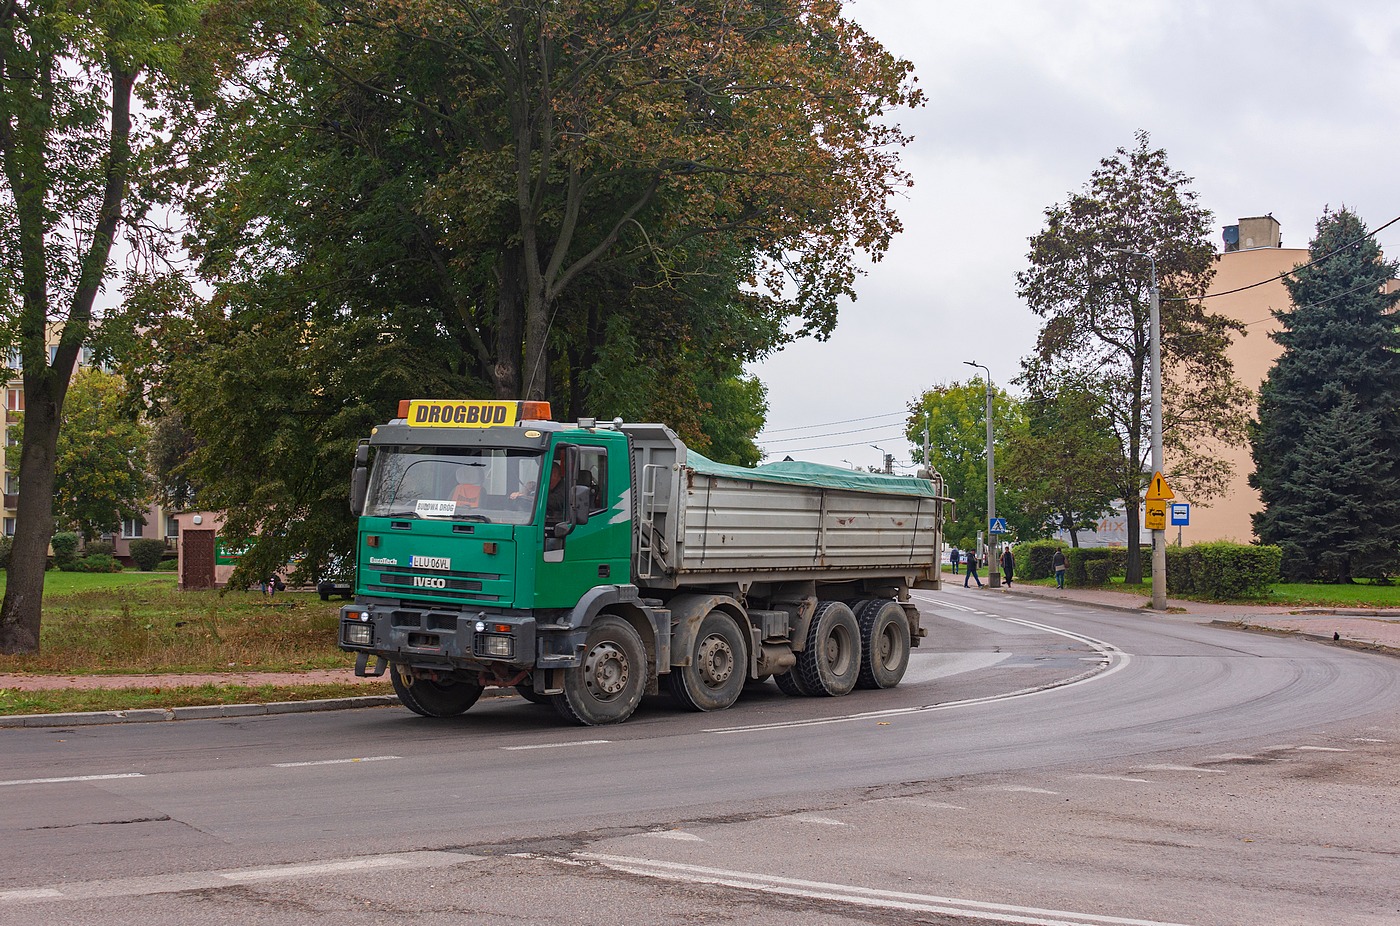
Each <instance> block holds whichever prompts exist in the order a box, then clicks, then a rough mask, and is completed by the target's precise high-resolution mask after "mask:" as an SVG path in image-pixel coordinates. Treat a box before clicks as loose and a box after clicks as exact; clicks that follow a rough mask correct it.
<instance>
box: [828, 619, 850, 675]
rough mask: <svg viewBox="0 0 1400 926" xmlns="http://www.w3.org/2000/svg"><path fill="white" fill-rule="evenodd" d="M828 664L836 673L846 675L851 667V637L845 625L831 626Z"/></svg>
mask: <svg viewBox="0 0 1400 926" xmlns="http://www.w3.org/2000/svg"><path fill="white" fill-rule="evenodd" d="M826 664H827V665H828V666H830V667H831V671H832V672H834V673H836V675H838V676H840V675H845V674H846V673H847V672H848V671H850V668H851V637H850V634H849V633H847V631H846V628H845V627H840V626H837V627H833V628H831V634H830V636H828V637H827V638H826Z"/></svg>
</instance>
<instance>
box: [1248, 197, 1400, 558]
mask: <svg viewBox="0 0 1400 926" xmlns="http://www.w3.org/2000/svg"><path fill="white" fill-rule="evenodd" d="M1308 251H1309V257H1310V258H1311V261H1310V262H1309V263H1308V264H1304V265H1303V266H1301V267H1300V268H1298V269H1296V270H1295V271H1294V272H1293V274H1292V275H1291V276H1290V277H1288V278H1286V279H1285V280H1284V285H1285V286H1287V287H1288V294H1289V296H1290V298H1291V299H1292V302H1293V306H1294V307H1293V308H1292V309H1289V310H1284V311H1278V312H1275V313H1274V316H1275V317H1276V318H1277V319H1278V320H1279V323H1280V325H1281V326H1282V327H1281V328H1280V329H1279V330H1278V331H1277V332H1275V333H1274V334H1273V335H1272V337H1273V338H1274V340H1276V341H1277V342H1278V343H1279V344H1280V345H1281V346H1282V347H1283V353H1282V354H1281V355H1280V356H1279V358H1278V360H1277V361H1276V362H1275V364H1274V367H1273V369H1271V370H1270V371H1269V375H1268V377H1267V378H1266V379H1265V380H1264V383H1263V385H1262V386H1261V387H1260V390H1259V417H1258V420H1257V421H1256V422H1254V423H1253V425H1252V427H1251V433H1250V438H1251V442H1252V452H1253V455H1254V465H1255V471H1254V473H1253V474H1252V475H1251V476H1250V485H1252V486H1254V487H1255V488H1257V489H1258V490H1259V494H1260V496H1261V498H1262V500H1263V502H1264V509H1263V511H1261V512H1259V513H1257V514H1255V515H1254V530H1255V533H1257V534H1258V535H1259V539H1260V540H1261V541H1263V542H1264V543H1272V544H1278V545H1279V546H1280V547H1282V548H1283V550H1284V561H1283V568H1284V570H1285V572H1286V573H1287V574H1288V575H1289V577H1290V578H1293V579H1315V578H1316V579H1326V580H1329V581H1333V582H1348V581H1351V579H1352V577H1353V576H1368V577H1379V578H1385V577H1389V576H1393V575H1395V574H1396V572H1397V570H1400V329H1397V326H1396V318H1395V316H1394V314H1393V310H1394V308H1395V306H1396V304H1397V302H1400V293H1397V292H1388V291H1387V289H1388V286H1387V284H1388V282H1389V281H1390V280H1391V279H1393V278H1394V277H1395V276H1396V273H1397V270H1400V264H1397V263H1396V262H1395V261H1388V260H1385V259H1384V258H1383V256H1382V254H1381V250H1380V247H1379V246H1378V245H1377V244H1376V242H1375V241H1374V240H1373V239H1371V238H1370V237H1369V236H1368V234H1367V232H1366V227H1365V225H1364V224H1363V223H1362V221H1361V219H1360V218H1359V217H1358V216H1357V215H1356V214H1354V213H1352V212H1350V211H1348V210H1347V209H1346V208H1342V209H1339V210H1337V211H1336V212H1333V211H1331V210H1330V209H1329V210H1327V211H1325V212H1324V213H1323V215H1322V218H1320V219H1318V222H1317V234H1316V236H1315V237H1314V238H1313V241H1312V243H1311V245H1309V249H1308Z"/></svg>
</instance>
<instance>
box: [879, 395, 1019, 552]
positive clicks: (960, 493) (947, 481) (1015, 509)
mask: <svg viewBox="0 0 1400 926" xmlns="http://www.w3.org/2000/svg"><path fill="white" fill-rule="evenodd" d="M986 397H987V386H986V381H985V380H983V379H980V378H979V379H973V380H971V381H969V382H967V383H957V382H955V383H951V384H949V385H946V386H936V387H934V388H932V389H929V390H927V391H926V392H924V393H923V394H922V395H921V396H919V398H918V399H917V400H915V401H914V402H912V403H911V404H910V406H909V421H908V424H907V425H906V430H905V436H906V437H907V438H908V440H909V442H910V443H911V444H913V445H914V450H913V454H914V459H915V461H916V462H919V463H925V462H926V461H925V460H924V459H923V445H924V430H925V428H927V429H928V432H929V457H930V460H929V461H927V462H931V463H932V464H933V468H934V469H935V470H936V471H937V472H938V473H939V474H940V475H941V476H942V477H943V482H944V492H945V493H947V495H949V496H950V497H951V498H953V499H954V500H955V501H956V502H957V511H958V519H957V521H954V522H950V523H949V524H948V525H947V526H946V527H945V538H946V540H947V542H948V543H950V544H952V545H954V546H956V547H958V548H960V549H966V548H967V547H970V546H972V545H973V543H974V542H975V541H976V539H977V532H978V531H979V530H986V527H987V398H986ZM992 416H993V427H992V446H993V450H994V452H995V454H996V458H997V460H1002V459H1004V458H1005V454H1006V453H1007V447H1008V445H1009V443H1010V442H1011V441H1012V439H1013V435H1014V434H1016V433H1017V432H1019V431H1020V430H1021V429H1022V428H1024V426H1025V417H1024V415H1023V413H1022V409H1021V403H1020V402H1019V401H1018V400H1017V399H1016V398H1015V397H1014V396H1011V395H1010V394H1008V393H1006V392H1005V391H1003V390H1002V389H1000V388H997V387H993V389H992ZM1018 501H1019V498H1018V495H1017V493H1016V492H1015V490H1014V488H1013V487H1007V486H1003V485H1000V484H998V486H997V515H998V516H999V517H1004V518H1006V519H1007V521H1008V525H1007V526H1008V527H1010V528H1011V529H1012V535H1013V536H1016V537H1021V538H1032V537H1036V536H1041V535H1043V534H1044V531H1045V523H1044V522H1043V521H1038V520H1037V519H1036V518H1035V517H1034V516H1030V517H1028V516H1026V514H1025V513H1024V512H1023V511H1022V509H1021V508H1020V507H1019V504H1018Z"/></svg>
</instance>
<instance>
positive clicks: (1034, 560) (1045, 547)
mask: <svg viewBox="0 0 1400 926" xmlns="http://www.w3.org/2000/svg"><path fill="white" fill-rule="evenodd" d="M1068 549H1069V544H1067V543H1065V542H1064V541H1063V540H1032V541H1030V542H1029V543H1018V544H1016V547H1015V549H1014V550H1013V552H1014V553H1015V555H1016V577H1017V578H1019V579H1025V580H1027V581H1029V580H1031V579H1049V578H1051V577H1052V576H1054V575H1055V567H1054V566H1052V565H1051V564H1050V560H1051V558H1052V557H1053V556H1054V555H1055V551H1056V550H1068ZM1066 555H1068V554H1066Z"/></svg>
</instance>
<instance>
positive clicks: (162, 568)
mask: <svg viewBox="0 0 1400 926" xmlns="http://www.w3.org/2000/svg"><path fill="white" fill-rule="evenodd" d="M179 568H180V561H179V560H178V559H176V558H175V557H173V556H172V557H170V559H163V560H161V561H160V565H158V566H156V572H174V571H176V570H177V569H179Z"/></svg>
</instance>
